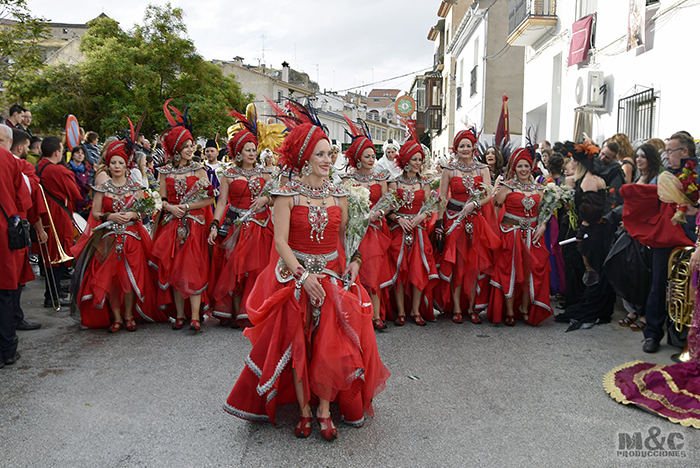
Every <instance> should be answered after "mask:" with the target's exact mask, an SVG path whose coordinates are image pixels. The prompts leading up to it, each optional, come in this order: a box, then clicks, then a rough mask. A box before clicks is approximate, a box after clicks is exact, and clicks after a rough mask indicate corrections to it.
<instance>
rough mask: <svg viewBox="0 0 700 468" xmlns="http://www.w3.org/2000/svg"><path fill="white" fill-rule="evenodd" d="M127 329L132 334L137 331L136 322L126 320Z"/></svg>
mask: <svg viewBox="0 0 700 468" xmlns="http://www.w3.org/2000/svg"><path fill="white" fill-rule="evenodd" d="M126 329H127V331H130V332H133V331H136V322H135V321H134V319H133V318H130V319H126Z"/></svg>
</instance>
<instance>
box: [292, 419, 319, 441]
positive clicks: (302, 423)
mask: <svg viewBox="0 0 700 468" xmlns="http://www.w3.org/2000/svg"><path fill="white" fill-rule="evenodd" d="M313 420H314V418H312V417H308V418H307V417H306V416H299V427H295V428H294V435H295V436H297V437H298V438H299V439H306V438H307V437H309V436H310V435H311V421H313Z"/></svg>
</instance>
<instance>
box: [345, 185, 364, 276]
mask: <svg viewBox="0 0 700 468" xmlns="http://www.w3.org/2000/svg"><path fill="white" fill-rule="evenodd" d="M342 188H344V189H345V190H347V191H348V196H347V199H348V225H347V227H346V228H345V246H344V247H345V255H347V265H349V264H350V257H352V255H353V254H354V253H355V252H356V251H357V248H358V247H359V246H360V242H362V239H363V238H364V237H365V233H367V228H368V227H369V212H370V211H369V189H367V188H366V187H363V186H361V185H360V184H357V183H354V181H353V180H351V179H348V180H346V181H345V182H343V185H342Z"/></svg>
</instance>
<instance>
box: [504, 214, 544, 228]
mask: <svg viewBox="0 0 700 468" xmlns="http://www.w3.org/2000/svg"><path fill="white" fill-rule="evenodd" d="M503 217H504V218H508V219H510V220H513V221H516V222H517V223H518V225H519V227H520V229H533V227H532V223H536V222H537V217H534V218H526V217H524V216H517V215H514V214H510V213H508V212H506V213H504V214H503Z"/></svg>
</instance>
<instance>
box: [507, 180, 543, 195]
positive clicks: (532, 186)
mask: <svg viewBox="0 0 700 468" xmlns="http://www.w3.org/2000/svg"><path fill="white" fill-rule="evenodd" d="M503 185H505V186H506V187H508V188H509V189H511V190H520V191H521V192H534V191H536V190H538V189H540V188H542V186H541V185H540V184H538V183H536V182H532V183H529V184H526V183H523V182H520V181H519V180H517V179H510V180H507V181H504V182H503Z"/></svg>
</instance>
